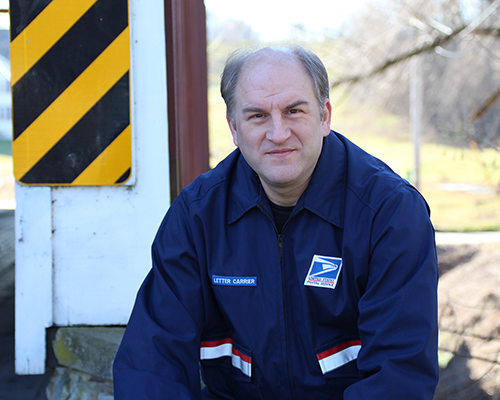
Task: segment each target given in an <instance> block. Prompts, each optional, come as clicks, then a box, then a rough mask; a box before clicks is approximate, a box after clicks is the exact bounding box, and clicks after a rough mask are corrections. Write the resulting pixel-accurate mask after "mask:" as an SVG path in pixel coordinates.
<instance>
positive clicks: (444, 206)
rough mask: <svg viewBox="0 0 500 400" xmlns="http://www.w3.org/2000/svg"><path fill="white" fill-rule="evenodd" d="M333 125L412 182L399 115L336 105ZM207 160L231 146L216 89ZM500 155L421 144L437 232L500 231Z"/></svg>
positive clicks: (406, 135)
mask: <svg viewBox="0 0 500 400" xmlns="http://www.w3.org/2000/svg"><path fill="white" fill-rule="evenodd" d="M332 128H333V129H334V130H336V131H338V132H340V133H342V134H343V135H344V136H347V137H348V138H349V139H350V140H352V141H353V142H355V143H356V144H357V145H358V146H360V147H362V148H363V149H365V150H366V151H368V152H369V153H371V154H373V155H375V156H376V157H378V158H380V159H381V160H383V161H384V162H386V163H387V164H388V165H389V166H390V167H391V168H392V169H393V170H394V171H396V172H397V173H398V174H399V175H401V176H402V177H404V178H405V179H408V180H409V181H410V182H412V181H413V176H412V175H413V173H412V169H413V164H414V155H413V153H414V150H413V146H412V143H411V140H410V134H409V127H408V125H407V123H406V122H405V121H404V120H403V119H402V118H400V117H396V116H393V115H389V114H383V113H380V112H370V111H368V110H366V109H365V108H360V109H359V110H357V109H356V107H353V106H352V105H350V106H347V105H346V104H344V103H342V104H340V105H336V106H335V107H334V113H333V121H332ZM209 130H210V163H211V166H212V167H214V166H215V165H216V164H217V163H218V162H219V161H220V160H222V159H223V158H224V157H225V156H226V155H227V154H229V152H230V151H232V150H233V149H234V145H233V143H232V140H231V134H230V132H229V129H228V128H227V124H226V120H225V106H224V103H223V101H222V99H220V96H219V94H218V92H217V90H216V89H213V90H211V91H210V93H209ZM499 181H500V154H499V153H498V152H497V151H495V150H493V149H487V150H485V151H481V150H479V149H477V148H470V147H469V148H457V147H451V146H446V145H442V144H436V143H425V142H424V143H423V145H422V148H421V172H420V182H421V185H420V191H421V193H422V194H423V195H424V197H425V198H426V200H427V202H428V203H429V205H430V207H431V210H432V215H431V219H432V222H433V224H434V226H435V228H436V230H439V231H485V230H500V195H499V194H498V190H499V188H498V187H495V182H499Z"/></svg>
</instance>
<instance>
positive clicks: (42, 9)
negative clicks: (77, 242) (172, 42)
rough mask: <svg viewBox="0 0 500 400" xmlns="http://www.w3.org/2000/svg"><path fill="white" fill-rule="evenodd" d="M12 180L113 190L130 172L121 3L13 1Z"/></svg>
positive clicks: (123, 2) (126, 37)
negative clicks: (96, 186)
mask: <svg viewBox="0 0 500 400" xmlns="http://www.w3.org/2000/svg"><path fill="white" fill-rule="evenodd" d="M10 19H11V43H10V50H11V54H10V56H11V74H12V78H11V85H12V119H13V142H12V153H13V159H14V175H15V177H16V180H17V181H18V182H19V183H21V184H25V185H51V186H53V185H119V184H122V183H125V182H126V181H127V180H128V179H129V177H130V174H131V168H132V138H131V128H130V84H129V71H130V39H129V27H128V2H127V0H15V1H13V0H11V2H10Z"/></svg>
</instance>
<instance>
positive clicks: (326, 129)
mask: <svg viewBox="0 0 500 400" xmlns="http://www.w3.org/2000/svg"><path fill="white" fill-rule="evenodd" d="M331 122H332V104H331V103H330V100H329V99H326V101H325V106H324V107H323V119H322V120H321V123H322V127H323V136H324V137H326V136H328V135H329V134H330V130H331Z"/></svg>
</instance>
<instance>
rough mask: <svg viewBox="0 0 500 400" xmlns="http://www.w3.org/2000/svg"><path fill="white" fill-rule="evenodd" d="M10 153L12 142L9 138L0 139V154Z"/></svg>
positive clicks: (9, 154)
mask: <svg viewBox="0 0 500 400" xmlns="http://www.w3.org/2000/svg"><path fill="white" fill-rule="evenodd" d="M2 154H3V155H8V156H11V155H12V144H11V142H10V140H0V155H2Z"/></svg>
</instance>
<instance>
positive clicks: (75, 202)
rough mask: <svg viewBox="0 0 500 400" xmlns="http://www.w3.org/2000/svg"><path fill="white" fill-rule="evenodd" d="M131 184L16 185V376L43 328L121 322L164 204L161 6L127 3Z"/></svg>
mask: <svg viewBox="0 0 500 400" xmlns="http://www.w3.org/2000/svg"><path fill="white" fill-rule="evenodd" d="M129 8H130V28H131V92H132V96H131V103H132V104H131V107H132V109H131V111H132V137H133V160H134V161H133V166H132V168H133V177H132V182H134V183H133V185H127V186H120V187H104V186H103V187H54V188H49V187H41V188H37V187H26V186H20V185H16V200H17V208H16V372H17V373H19V374H38V373H43V372H44V371H45V328H47V327H49V326H51V325H54V324H55V325H58V326H68V325H117V324H125V323H126V322H127V320H128V317H129V314H130V311H131V308H132V305H133V302H134V299H135V295H136V292H137V289H138V287H139V285H140V283H141V282H142V280H143V279H144V277H145V275H146V273H147V272H148V270H149V269H150V267H151V261H150V246H151V242H152V240H153V238H154V235H155V233H156V229H157V228H158V225H159V223H160V221H161V219H162V217H163V215H164V213H165V212H166V210H167V208H168V206H169V204H170V198H169V193H170V189H169V179H168V176H169V171H168V124H167V100H166V99H167V94H166V57H165V29H164V10H163V0H148V1H147V2H146V1H145V0H129Z"/></svg>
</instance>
